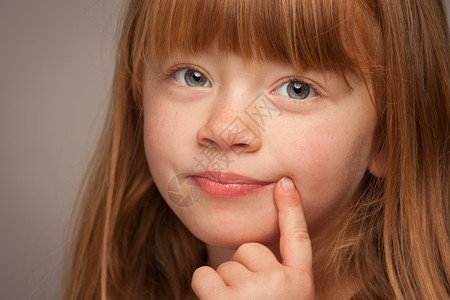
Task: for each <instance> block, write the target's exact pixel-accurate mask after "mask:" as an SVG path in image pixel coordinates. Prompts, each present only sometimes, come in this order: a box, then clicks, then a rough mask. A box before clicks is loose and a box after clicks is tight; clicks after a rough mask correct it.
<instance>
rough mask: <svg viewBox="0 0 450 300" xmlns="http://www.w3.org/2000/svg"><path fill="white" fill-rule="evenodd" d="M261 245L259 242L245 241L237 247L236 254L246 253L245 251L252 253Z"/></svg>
mask: <svg viewBox="0 0 450 300" xmlns="http://www.w3.org/2000/svg"><path fill="white" fill-rule="evenodd" d="M261 247H262V245H261V244H259V243H245V244H242V245H240V246H239V248H238V249H237V250H236V254H244V255H245V254H247V253H253V252H254V251H256V250H258V249H260V248H261Z"/></svg>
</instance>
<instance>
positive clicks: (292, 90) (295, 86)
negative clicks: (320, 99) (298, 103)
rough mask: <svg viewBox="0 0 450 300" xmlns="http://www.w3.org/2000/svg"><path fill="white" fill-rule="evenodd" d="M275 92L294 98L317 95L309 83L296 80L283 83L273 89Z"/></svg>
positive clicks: (299, 98) (300, 98)
mask: <svg viewBox="0 0 450 300" xmlns="http://www.w3.org/2000/svg"><path fill="white" fill-rule="evenodd" d="M275 93H276V94H278V95H281V96H285V97H289V98H291V99H296V100H304V99H308V98H314V97H317V96H318V95H319V93H317V91H316V90H315V89H314V88H313V87H311V85H309V84H307V83H304V82H301V81H298V80H291V81H288V82H285V83H283V84H282V85H281V86H280V87H279V88H277V89H276V90H275Z"/></svg>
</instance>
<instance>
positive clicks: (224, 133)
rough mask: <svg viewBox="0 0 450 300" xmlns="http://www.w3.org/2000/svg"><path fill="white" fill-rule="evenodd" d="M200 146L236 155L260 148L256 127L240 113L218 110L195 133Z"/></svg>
mask: <svg viewBox="0 0 450 300" xmlns="http://www.w3.org/2000/svg"><path fill="white" fill-rule="evenodd" d="M197 140H198V142H199V143H200V144H202V145H204V146H207V147H210V146H213V147H216V148H219V149H221V150H222V151H225V152H227V151H232V152H234V153H235V154H236V155H238V156H239V155H241V154H242V153H251V152H256V151H258V150H259V149H260V148H261V134H260V131H259V128H258V126H255V124H254V123H252V121H251V120H250V119H249V118H248V117H247V116H246V115H245V113H244V112H243V110H242V112H241V111H239V110H238V111H235V110H232V109H227V108H224V107H222V108H218V109H217V110H216V111H215V112H213V114H212V116H211V118H210V119H209V120H208V121H207V122H206V124H205V125H204V126H202V127H201V128H200V129H199V131H198V133H197Z"/></svg>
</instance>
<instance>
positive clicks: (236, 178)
mask: <svg viewBox="0 0 450 300" xmlns="http://www.w3.org/2000/svg"><path fill="white" fill-rule="evenodd" d="M190 177H191V178H192V179H193V180H194V182H195V184H196V185H197V186H198V187H199V188H200V189H201V190H202V191H203V192H205V193H206V194H208V195H211V196H215V197H225V198H236V197H242V196H248V195H252V194H256V193H258V192H260V191H261V190H263V189H264V188H266V187H267V186H269V185H270V184H272V183H274V182H272V181H261V180H258V179H254V178H250V177H246V176H242V175H239V174H234V173H224V172H217V171H208V172H203V173H198V174H194V175H191V176H190Z"/></svg>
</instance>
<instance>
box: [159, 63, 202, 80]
mask: <svg viewBox="0 0 450 300" xmlns="http://www.w3.org/2000/svg"><path fill="white" fill-rule="evenodd" d="M183 69H192V70H194V71H198V72H200V73H202V74H205V72H203V71H201V70H199V69H198V68H196V67H195V66H192V65H176V66H174V67H172V68H170V69H168V70H167V71H164V72H163V74H162V75H163V77H164V79H171V78H173V77H174V76H175V73H176V72H178V71H181V70H183ZM205 76H206V75H205ZM206 77H208V76H206ZM208 79H209V77H208Z"/></svg>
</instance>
